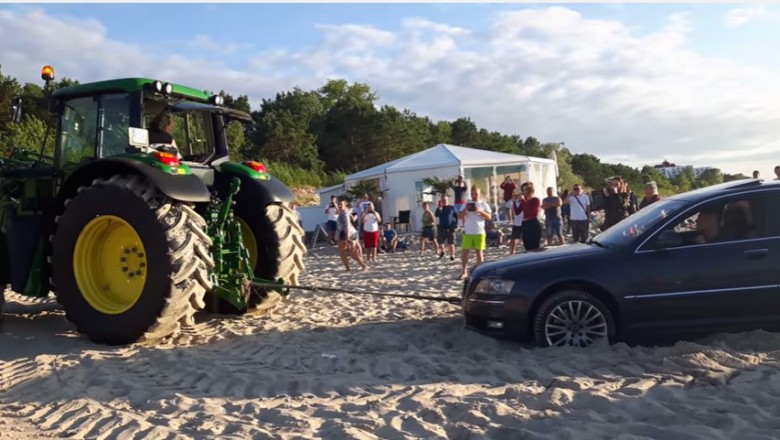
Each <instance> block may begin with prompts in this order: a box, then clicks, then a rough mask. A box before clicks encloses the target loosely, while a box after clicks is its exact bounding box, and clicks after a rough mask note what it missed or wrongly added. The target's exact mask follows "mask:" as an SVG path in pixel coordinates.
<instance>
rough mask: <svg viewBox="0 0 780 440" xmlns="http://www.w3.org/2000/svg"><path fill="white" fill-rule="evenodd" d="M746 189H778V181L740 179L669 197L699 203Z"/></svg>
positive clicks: (779, 185) (779, 186) (779, 187)
mask: <svg viewBox="0 0 780 440" xmlns="http://www.w3.org/2000/svg"><path fill="white" fill-rule="evenodd" d="M746 189H780V181H777V180H768V181H765V180H761V179H740V180H734V181H731V182H724V183H719V184H717V185H711V186H706V187H704V188H699V189H694V190H692V191H688V192H684V193H681V194H676V195H674V196H671V197H669V198H668V199H671V200H682V201H686V202H694V203H695V202H699V201H702V200H707V199H710V198H712V197H714V196H716V195H724V194H729V193H736V192H740V191H742V190H746Z"/></svg>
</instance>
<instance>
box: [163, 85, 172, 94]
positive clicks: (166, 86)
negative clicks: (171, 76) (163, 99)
mask: <svg viewBox="0 0 780 440" xmlns="http://www.w3.org/2000/svg"><path fill="white" fill-rule="evenodd" d="M163 90H164V91H165V94H166V95H170V94H171V92H173V84H171V83H165V85H164V86H163Z"/></svg>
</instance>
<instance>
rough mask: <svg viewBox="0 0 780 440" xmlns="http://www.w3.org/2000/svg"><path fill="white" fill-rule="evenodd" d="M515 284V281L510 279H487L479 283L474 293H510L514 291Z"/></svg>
mask: <svg viewBox="0 0 780 440" xmlns="http://www.w3.org/2000/svg"><path fill="white" fill-rule="evenodd" d="M514 285H515V282H514V281H509V280H496V279H492V280H491V279H486V280H481V281H480V282H478V283H477V287H475V288H474V293H493V294H499V295H509V292H511V291H512V287H513V286H514Z"/></svg>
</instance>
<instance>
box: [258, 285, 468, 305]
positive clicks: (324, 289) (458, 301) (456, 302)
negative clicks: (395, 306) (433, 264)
mask: <svg viewBox="0 0 780 440" xmlns="http://www.w3.org/2000/svg"><path fill="white" fill-rule="evenodd" d="M255 280H256V281H253V282H252V286H254V287H260V288H267V289H272V290H276V291H277V292H279V293H281V294H282V296H287V295H288V294H289V291H290V289H292V290H308V291H310V292H333V293H348V294H352V295H373V296H393V297H396V298H408V299H422V300H427V301H440V302H447V303H450V304H454V305H461V303H462V302H463V298H461V297H460V296H426V295H404V294H403V293H386V292H371V291H367V290H350V289H336V288H333V287H319V286H296V285H292V284H284V283H282V282H281V280H279V282H270V281H267V282H260V281H257V279H255ZM282 290H284V291H285V292H283V291H282Z"/></svg>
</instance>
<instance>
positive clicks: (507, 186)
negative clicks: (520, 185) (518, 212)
mask: <svg viewBox="0 0 780 440" xmlns="http://www.w3.org/2000/svg"><path fill="white" fill-rule="evenodd" d="M499 187H500V188H501V189H502V190H503V191H504V206H506V205H507V204H508V203H509V202H511V201H512V199H513V198H514V194H515V190H516V189H517V184H516V183H515V181H514V180H512V178H511V177H510V176H509V175H507V176H506V177H504V181H503V182H501V185H499ZM506 211H507V213H508V216H507V218H508V219H509V220H511V219H512V210H511V209H507V210H506Z"/></svg>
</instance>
